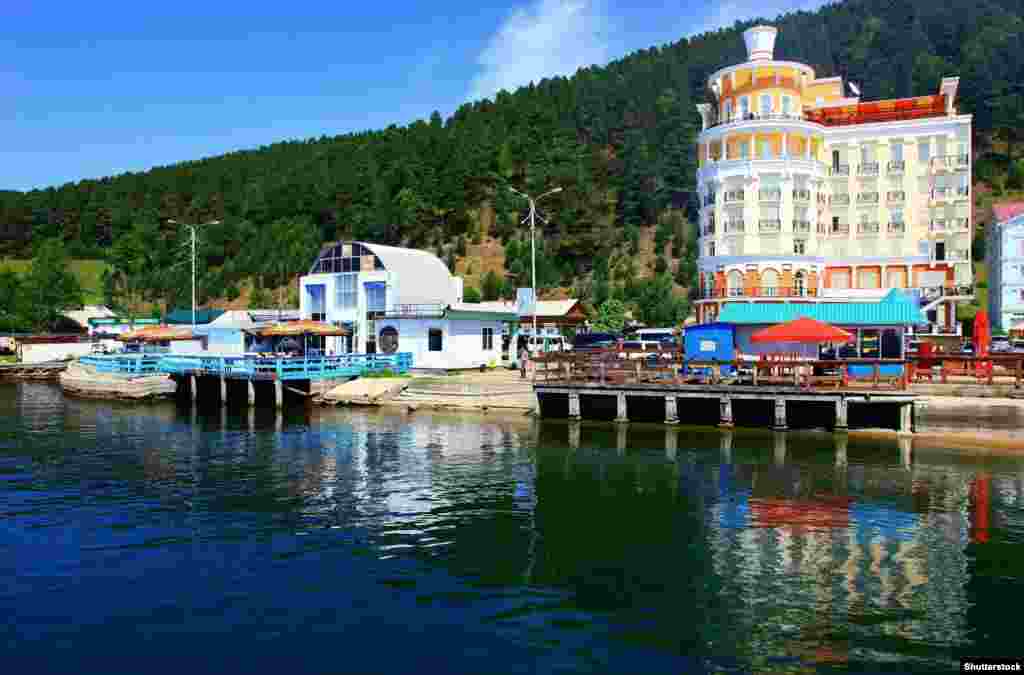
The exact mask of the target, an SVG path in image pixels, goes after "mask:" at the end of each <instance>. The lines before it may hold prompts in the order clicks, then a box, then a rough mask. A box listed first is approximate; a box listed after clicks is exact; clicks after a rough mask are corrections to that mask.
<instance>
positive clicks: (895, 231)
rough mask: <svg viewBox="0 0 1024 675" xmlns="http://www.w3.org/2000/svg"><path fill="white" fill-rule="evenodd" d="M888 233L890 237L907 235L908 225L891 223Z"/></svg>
mask: <svg viewBox="0 0 1024 675" xmlns="http://www.w3.org/2000/svg"><path fill="white" fill-rule="evenodd" d="M886 231H887V232H888V233H889V234H890V235H902V234H906V233H907V224H906V223H889V227H888V228H886Z"/></svg>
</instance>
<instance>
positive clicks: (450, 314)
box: [376, 303, 517, 370]
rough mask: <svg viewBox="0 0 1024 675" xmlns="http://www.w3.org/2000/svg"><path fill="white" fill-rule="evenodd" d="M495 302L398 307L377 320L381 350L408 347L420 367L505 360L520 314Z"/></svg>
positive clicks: (489, 364)
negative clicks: (426, 308)
mask: <svg viewBox="0 0 1024 675" xmlns="http://www.w3.org/2000/svg"><path fill="white" fill-rule="evenodd" d="M489 304H490V303H479V304H478V303H456V304H453V305H450V306H448V307H445V308H443V309H439V310H437V311H434V312H427V311H424V312H421V313H417V312H415V311H407V312H395V313H393V314H391V315H388V316H386V317H385V318H384V319H381V320H379V321H377V326H376V329H377V331H378V335H377V351H378V352H380V353H385V354H387V353H394V352H408V353H410V354H412V364H413V368H416V369H427V370H458V369H465V368H479V367H480V366H487V367H492V368H493V367H497V366H499V365H502V361H503V358H502V356H503V350H504V347H505V344H506V343H505V340H504V337H505V335H506V331H507V330H508V326H509V325H510V324H512V323H513V322H515V321H516V319H517V316H516V313H515V312H514V311H510V310H508V309H507V308H505V307H489V306H488V305H489ZM495 304H498V303H495Z"/></svg>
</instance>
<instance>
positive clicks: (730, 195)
mask: <svg viewBox="0 0 1024 675" xmlns="http://www.w3.org/2000/svg"><path fill="white" fill-rule="evenodd" d="M743 200H744V196H743V190H727V191H726V193H725V203H726V204H731V203H735V202H742V201H743Z"/></svg>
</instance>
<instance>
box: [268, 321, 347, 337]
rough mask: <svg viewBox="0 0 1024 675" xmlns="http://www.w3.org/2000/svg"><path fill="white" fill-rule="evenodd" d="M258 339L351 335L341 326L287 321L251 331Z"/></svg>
mask: <svg viewBox="0 0 1024 675" xmlns="http://www.w3.org/2000/svg"><path fill="white" fill-rule="evenodd" d="M252 332H253V333H255V334H256V335H259V336H260V337H296V336H299V335H317V336H330V335H351V333H352V332H351V331H350V330H349V329H347V328H344V327H342V326H335V325H333V324H329V323H324V322H323V321H310V320H308V319H305V320H302V321H289V322H287V323H275V324H274V325H272V326H267V327H265V328H259V329H257V330H254V331H252Z"/></svg>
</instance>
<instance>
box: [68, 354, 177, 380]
mask: <svg viewBox="0 0 1024 675" xmlns="http://www.w3.org/2000/svg"><path fill="white" fill-rule="evenodd" d="M78 361H79V362H80V363H82V364H84V365H87V366H92V367H93V368H95V369H96V371H97V372H100V373H113V374H116V375H156V374H158V373H161V372H163V371H161V369H160V361H161V356H160V355H159V354H109V355H102V356H100V355H96V356H82V357H79V359H78Z"/></svg>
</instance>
